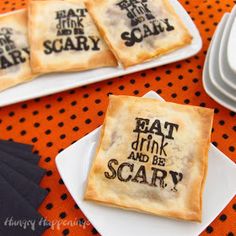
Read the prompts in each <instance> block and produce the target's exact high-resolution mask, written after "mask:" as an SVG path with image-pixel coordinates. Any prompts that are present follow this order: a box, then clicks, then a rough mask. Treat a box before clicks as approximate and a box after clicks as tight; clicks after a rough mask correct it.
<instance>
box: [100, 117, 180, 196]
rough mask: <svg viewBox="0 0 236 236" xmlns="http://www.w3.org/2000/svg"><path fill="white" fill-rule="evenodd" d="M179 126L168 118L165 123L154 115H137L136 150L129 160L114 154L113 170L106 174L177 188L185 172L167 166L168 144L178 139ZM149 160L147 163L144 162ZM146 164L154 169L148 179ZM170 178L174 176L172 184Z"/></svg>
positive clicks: (174, 189) (107, 175) (126, 180)
mask: <svg viewBox="0 0 236 236" xmlns="http://www.w3.org/2000/svg"><path fill="white" fill-rule="evenodd" d="M178 129H179V125H178V124H175V123H171V122H168V121H166V122H164V124H163V123H161V121H160V120H158V119H156V120H154V121H153V122H151V120H150V119H146V118H136V126H135V128H134V129H133V133H135V134H136V139H135V140H134V141H133V142H132V143H131V150H132V151H131V153H130V154H129V156H128V157H127V162H123V163H121V164H120V163H119V162H118V160H116V159H114V158H113V159H111V160H109V162H108V164H107V167H108V169H109V172H108V171H106V172H104V175H105V177H106V178H107V179H116V178H117V179H118V180H120V181H122V182H129V181H131V182H134V183H139V184H146V185H149V186H151V187H159V188H162V189H165V188H167V187H168V188H169V190H171V191H173V192H177V191H178V190H177V184H178V183H179V182H180V181H182V179H183V174H182V173H181V172H177V171H176V170H169V168H168V170H166V168H165V166H166V162H167V159H168V152H167V146H168V145H169V142H171V141H173V140H174V134H175V133H176V132H178ZM129 160H131V161H132V162H130V161H129ZM134 163H135V164H134ZM145 163H147V164H146V165H144V164H145ZM137 164H140V165H138V166H137ZM149 166H150V167H149ZM146 168H150V169H151V172H152V177H151V179H148V175H147V173H146V172H147V170H146ZM167 178H169V179H170V180H171V181H169V182H170V183H172V184H171V186H167V183H166V179H167Z"/></svg>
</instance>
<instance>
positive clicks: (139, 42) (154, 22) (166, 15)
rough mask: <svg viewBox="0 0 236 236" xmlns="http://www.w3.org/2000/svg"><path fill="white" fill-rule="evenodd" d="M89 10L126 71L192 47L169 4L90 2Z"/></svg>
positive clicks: (141, 0)
mask: <svg viewBox="0 0 236 236" xmlns="http://www.w3.org/2000/svg"><path fill="white" fill-rule="evenodd" d="M86 6H87V8H88V11H89V13H90V14H91V16H92V18H93V19H94V21H95V23H96V25H97V26H98V28H99V30H100V32H101V34H102V35H103V37H104V39H105V40H106V42H107V44H108V45H109V47H110V48H111V50H112V51H113V53H114V54H115V56H116V57H117V59H118V60H119V61H120V63H121V64H122V65H123V66H124V67H129V66H132V65H135V64H138V63H141V62H144V61H146V60H150V59H152V58H153V57H156V56H160V55H163V54H166V53H168V52H171V51H173V50H176V49H178V48H180V47H183V46H185V45H188V44H190V43H191V40H192V36H191V35H190V34H189V32H188V30H187V29H186V27H185V26H184V24H183V23H182V21H181V19H180V18H179V16H178V15H177V14H176V12H175V10H174V9H173V7H172V6H171V5H170V3H169V2H168V0H87V1H86Z"/></svg>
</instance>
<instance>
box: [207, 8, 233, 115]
mask: <svg viewBox="0 0 236 236" xmlns="http://www.w3.org/2000/svg"><path fill="white" fill-rule="evenodd" d="M203 86H204V89H205V90H206V92H207V94H208V95H209V96H210V97H212V98H213V99H214V100H215V101H217V102H218V103H220V104H221V105H222V106H224V107H226V108H228V109H230V110H232V111H235V112H236V6H235V7H234V8H233V10H232V11H231V13H225V14H224V16H223V17H222V19H221V21H220V23H219V25H218V26H217V29H216V31H215V33H214V36H213V39H212V41H211V44H210V46H209V49H208V52H207V56H206V60H205V65H204V70H203Z"/></svg>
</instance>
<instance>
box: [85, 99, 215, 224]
mask: <svg viewBox="0 0 236 236" xmlns="http://www.w3.org/2000/svg"><path fill="white" fill-rule="evenodd" d="M213 114H214V112H213V110H211V109H208V108H203V107H196V106H189V105H180V104H175V103H169V102H160V101H157V100H155V99H149V98H137V97H130V96H113V95H112V96H110V98H109V105H108V109H107V113H106V117H105V121H104V124H103V127H102V131H101V137H100V141H99V144H98V147H97V151H96V155H95V157H94V160H93V164H92V167H91V170H90V173H89V177H88V182H87V187H86V191H85V196H84V198H85V200H92V201H95V202H98V203H103V204H108V205H110V206H114V207H119V208H122V209H126V210H135V211H140V212H144V213H149V214H154V215H159V216H165V217H170V218H177V219H182V220H190V221H201V218H202V195H203V188H204V183H205V179H206V175H207V163H208V149H209V144H210V136H211V128H212V120H213Z"/></svg>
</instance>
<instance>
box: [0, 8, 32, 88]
mask: <svg viewBox="0 0 236 236" xmlns="http://www.w3.org/2000/svg"><path fill="white" fill-rule="evenodd" d="M29 54H30V52H29V44H28V33H27V13H26V10H19V11H15V12H11V13H7V14H3V15H1V16H0V91H2V90H5V89H7V88H9V87H12V86H15V85H17V84H19V83H23V82H26V81H28V80H30V79H32V78H33V77H34V76H35V75H33V73H32V71H31V68H30V64H29Z"/></svg>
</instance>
